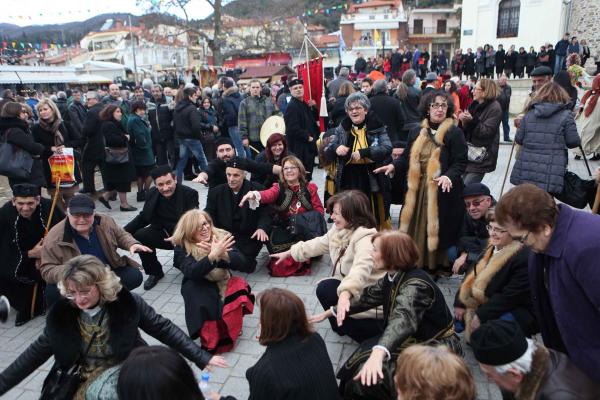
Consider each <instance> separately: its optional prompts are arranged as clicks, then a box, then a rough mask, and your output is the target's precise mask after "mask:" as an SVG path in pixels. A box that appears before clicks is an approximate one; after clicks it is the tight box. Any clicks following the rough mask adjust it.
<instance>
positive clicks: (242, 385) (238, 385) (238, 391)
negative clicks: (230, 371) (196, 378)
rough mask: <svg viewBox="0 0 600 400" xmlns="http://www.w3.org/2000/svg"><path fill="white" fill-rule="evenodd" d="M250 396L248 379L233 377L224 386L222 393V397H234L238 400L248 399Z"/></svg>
mask: <svg viewBox="0 0 600 400" xmlns="http://www.w3.org/2000/svg"><path fill="white" fill-rule="evenodd" d="M249 394H250V388H249V387H248V381H247V380H246V378H245V377H244V378H240V377H237V376H232V377H230V378H229V379H227V381H226V382H225V384H224V385H223V389H222V391H221V395H222V396H233V397H235V398H236V399H238V400H240V399H247V398H248V395H249Z"/></svg>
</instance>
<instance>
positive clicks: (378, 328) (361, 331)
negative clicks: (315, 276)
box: [317, 278, 383, 343]
mask: <svg viewBox="0 0 600 400" xmlns="http://www.w3.org/2000/svg"><path fill="white" fill-rule="evenodd" d="M340 283H341V281H340V280H338V279H333V278H332V279H325V280H322V281H321V282H319V284H318V285H317V299H319V302H320V303H321V305H322V306H323V309H324V310H329V308H331V306H335V305H337V302H338V295H337V288H338V286H340ZM329 323H330V324H331V329H333V331H334V332H336V333H337V334H339V335H342V336H343V335H348V336H350V337H351V338H352V339H353V340H355V341H357V342H359V343H362V342H363V341H365V340H367V339H370V338H372V337H375V336H378V335H381V334H382V333H383V321H380V320H377V319H374V318H365V319H355V318H350V317H349V316H347V317H346V319H344V323H343V324H342V326H338V325H337V320H336V319H335V318H334V317H332V318H329Z"/></svg>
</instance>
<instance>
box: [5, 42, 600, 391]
mask: <svg viewBox="0 0 600 400" xmlns="http://www.w3.org/2000/svg"><path fill="white" fill-rule="evenodd" d="M492 51H493V49H492ZM509 51H510V50H509ZM488 54H489V51H488ZM496 54H498V53H496ZM419 57H421V56H419ZM419 57H418V58H417V62H416V64H414V65H413V64H411V65H409V67H408V68H406V69H405V70H401V75H400V76H397V75H395V72H394V70H393V67H391V66H390V68H392V69H391V70H390V71H383V72H385V73H387V72H391V74H390V75H389V81H388V80H386V79H385V75H384V78H383V79H379V80H372V79H370V78H367V77H359V76H358V75H357V76H356V81H353V80H352V79H351V77H350V70H349V68H346V67H342V68H340V70H339V73H338V76H337V78H336V79H334V80H331V81H330V82H329V83H328V85H327V94H326V95H327V98H328V101H327V102H326V103H327V108H328V111H329V117H328V120H327V121H325V124H324V126H325V128H326V129H325V130H326V132H323V133H321V129H320V127H319V124H318V115H319V113H318V111H317V107H316V106H317V104H316V102H315V101H314V100H311V101H308V102H307V101H305V100H304V91H305V85H304V82H303V81H302V79H300V78H298V77H290V78H289V79H286V78H284V79H283V80H282V82H280V83H279V84H278V85H275V84H273V85H272V86H271V87H267V86H263V85H262V84H261V83H260V82H259V81H257V80H253V81H251V82H250V83H249V86H248V87H247V88H243V87H238V86H237V85H236V83H235V81H234V80H233V79H232V78H229V77H223V78H221V79H220V80H219V81H218V82H217V83H216V84H215V86H214V87H207V88H199V87H197V86H195V85H193V84H188V85H186V86H182V87H179V88H177V90H172V89H167V88H163V87H162V86H160V85H153V84H152V83H151V82H145V83H144V85H143V86H140V87H137V88H136V89H135V90H134V95H133V97H132V98H130V99H128V98H127V93H124V92H123V91H121V90H120V88H119V87H118V85H116V84H113V85H111V86H110V87H109V88H108V91H107V92H106V93H103V92H102V91H100V90H97V91H88V92H86V93H85V94H83V93H81V91H79V90H73V91H72V92H71V93H65V92H59V93H57V94H56V100H52V99H51V98H42V99H36V98H35V97H36V96H34V95H33V94H32V95H31V96H30V97H29V98H27V99H17V98H16V97H14V96H13V95H12V93H6V92H5V93H4V95H3V99H2V101H1V102H0V134H1V135H2V137H3V142H4V143H6V144H5V146H9V145H10V146H11V150H12V151H19V152H21V154H23V155H24V158H25V159H26V160H29V165H28V166H27V169H28V173H27V174H24V175H23V174H21V175H18V174H17V173H16V171H15V170H14V168H13V169H12V170H11V169H10V168H9V169H6V168H5V169H4V171H5V172H4V173H5V174H6V175H7V176H8V177H9V183H10V187H11V189H12V194H13V196H12V199H11V200H10V201H8V202H7V203H6V204H4V205H3V207H2V208H1V209H0V221H2V223H3V224H2V226H4V227H5V228H6V229H4V230H3V232H2V255H3V256H4V257H5V260H6V263H4V266H3V267H2V268H0V294H2V295H4V296H6V297H7V298H8V300H9V301H10V304H11V306H12V307H13V308H14V309H15V310H16V319H15V324H16V325H18V326H19V325H23V324H25V323H27V322H28V321H29V320H31V319H32V318H35V317H36V316H39V315H46V327H45V329H44V331H43V333H42V334H41V335H40V337H39V338H37V339H36V340H35V341H34V342H33V343H32V344H31V345H30V346H29V347H28V348H27V349H26V350H25V351H24V352H23V353H22V354H21V355H20V356H19V357H18V358H17V359H16V360H15V361H14V362H13V363H12V364H10V365H9V366H8V367H7V368H6V369H5V370H4V371H3V372H2V373H0V394H4V393H5V392H7V391H8V390H10V389H11V388H12V387H14V386H16V385H17V384H18V383H19V382H21V381H22V380H23V379H25V378H26V377H27V376H28V375H29V374H30V373H31V372H32V371H34V370H36V369H37V368H38V367H39V366H41V365H42V364H43V363H44V362H46V360H48V359H49V358H50V357H51V356H54V359H55V364H54V367H53V368H52V370H51V371H50V374H49V376H48V379H47V380H46V381H45V384H44V387H43V389H42V398H45V399H50V398H76V399H80V398H81V399H83V398H85V399H97V398H104V399H106V398H110V399H118V398H127V399H142V398H143V399H153V398H156V399H162V398H166V397H165V395H164V393H170V394H169V395H168V396H171V397H172V396H174V393H177V398H182V399H202V398H205V397H208V398H216V399H219V398H224V399H233V398H232V397H231V396H227V393H226V392H227V391H228V388H227V387H224V388H223V392H224V393H223V394H222V396H221V395H219V394H215V393H212V394H207V393H202V392H201V391H200V389H199V387H198V383H197V381H196V379H195V378H194V375H193V373H192V372H191V370H190V368H189V366H188V365H187V364H186V362H185V361H183V360H182V358H181V356H180V355H179V354H181V355H183V356H184V357H185V358H187V359H188V360H190V361H192V362H193V363H194V364H196V365H197V366H198V367H200V368H201V369H203V368H205V367H207V366H209V365H211V366H216V367H227V363H226V361H225V359H224V358H222V357H221V356H219V355H217V354H221V353H224V352H227V351H230V350H231V349H232V348H233V347H234V346H235V343H236V340H237V339H238V337H239V335H240V334H241V329H242V321H243V318H244V315H247V314H249V313H252V312H253V311H254V305H255V301H256V300H255V295H254V293H252V291H251V288H250V286H249V285H248V283H247V282H246V280H245V279H244V278H243V276H244V274H251V273H253V272H254V271H256V270H257V269H258V268H263V267H264V268H267V269H268V271H269V273H270V274H271V275H272V276H274V277H287V276H300V275H306V274H310V273H311V268H313V261H314V260H316V259H318V258H319V257H321V256H323V255H329V257H330V259H331V264H332V268H331V274H330V275H331V276H329V277H328V278H326V279H323V280H321V281H319V282H318V284H317V285H316V287H315V290H316V296H317V299H318V301H319V302H320V304H321V306H322V308H323V312H320V313H317V314H315V315H308V314H307V310H306V309H305V307H304V304H303V302H302V300H301V299H300V298H299V297H298V296H297V295H296V294H294V293H292V292H291V291H289V290H284V289H278V288H269V289H266V290H264V291H262V292H261V293H260V294H259V295H258V305H259V306H260V325H261V329H260V335H259V337H258V340H259V342H260V344H262V345H263V346H265V347H266V350H265V353H264V354H263V355H262V356H261V358H260V359H259V360H258V361H257V363H256V364H255V365H254V366H252V367H251V368H249V369H248V370H247V372H246V378H247V380H248V382H249V387H250V398H252V399H263V398H272V399H284V398H286V399H288V398H294V399H308V398H310V399H336V398H344V399H361V398H364V399H368V398H378V399H395V398H402V399H420V398H427V399H440V400H441V399H473V400H474V399H475V396H476V390H475V385H474V380H473V374H472V372H471V371H470V370H469V368H468V367H467V366H466V364H465V362H464V361H463V360H462V358H461V357H462V355H463V346H464V344H465V343H468V344H469V345H470V346H471V347H472V349H473V352H474V354H475V358H476V359H477V361H478V362H479V364H480V368H481V370H482V371H483V373H484V374H486V375H487V376H488V377H489V378H490V379H491V380H493V381H494V382H495V383H496V384H497V385H498V386H499V387H500V388H501V389H502V391H503V396H504V398H506V399H510V398H516V399H530V398H548V399H559V398H560V399H562V398H577V399H594V398H598V397H599V396H600V385H599V384H598V382H599V381H600V375H599V374H598V371H599V370H600V369H599V368H598V367H600V362H599V360H600V353H599V352H598V348H600V343H599V339H598V336H597V334H596V333H595V332H596V331H597V329H596V328H598V327H599V325H600V315H599V314H598V309H599V304H600V299H598V296H597V294H596V293H597V290H596V288H597V286H598V284H599V283H600V282H599V279H600V275H599V274H598V272H597V266H596V259H597V257H596V256H595V251H596V249H597V247H598V244H597V243H598V241H599V239H600V219H598V216H597V215H593V214H592V213H589V212H584V211H579V210H575V209H573V208H571V207H569V206H568V205H566V204H562V203H561V204H557V202H556V201H555V199H554V197H556V198H562V197H561V195H563V194H564V191H565V190H567V189H566V183H565V181H566V178H565V176H566V175H565V171H566V167H567V163H568V158H569V157H568V153H567V148H575V147H578V146H579V145H580V144H581V143H582V139H583V138H587V142H585V141H584V142H585V144H584V147H583V150H584V153H583V154H580V155H579V156H580V157H586V153H587V154H589V153H596V152H598V153H600V149H597V148H595V147H594V145H593V144H594V143H596V142H597V140H594V139H595V138H596V137H597V136H598V134H599V133H600V132H599V131H600V108H599V107H597V101H598V98H599V97H600V90H599V89H600V86H599V85H600V76H597V77H596V78H595V79H594V81H593V87H592V89H591V90H590V91H588V92H587V93H586V94H585V96H583V98H582V99H581V100H579V99H578V96H577V91H575V97H573V96H572V91H571V90H570V88H572V86H569V85H571V83H570V82H571V80H570V79H569V78H568V73H567V72H566V71H563V72H561V71H558V74H555V72H556V71H553V70H552V69H551V68H550V67H549V66H548V65H546V64H544V63H540V65H538V66H535V64H534V68H532V69H531V71H529V72H530V75H531V77H532V83H533V87H532V91H531V94H530V99H529V101H528V102H527V105H526V107H525V108H524V110H523V112H522V114H521V115H519V116H517V117H516V118H515V121H514V124H515V125H516V127H517V131H516V135H515V136H514V141H515V142H516V143H517V144H519V145H521V149H520V151H519V153H518V155H517V156H516V164H515V167H514V169H513V171H512V174H511V177H510V180H511V182H512V183H513V184H515V185H517V186H516V187H514V188H513V189H511V190H510V191H508V192H507V193H506V194H504V195H503V196H502V197H501V198H499V199H494V197H493V196H492V194H491V192H490V189H489V188H488V187H487V186H486V185H484V184H483V183H482V181H483V179H484V177H485V176H486V174H490V173H493V172H495V171H496V165H497V160H498V154H499V144H500V135H501V133H500V125H501V124H504V126H503V137H504V140H505V141H511V138H510V126H508V112H509V111H508V110H509V107H508V104H509V103H510V97H511V90H510V86H509V85H508V83H507V80H506V78H507V75H506V73H507V72H508V71H506V69H505V70H503V71H500V73H501V76H500V78H499V79H498V80H494V79H493V76H494V72H493V71H492V72H491V73H483V72H482V73H480V74H477V73H475V72H474V73H469V74H468V75H469V78H468V81H467V82H466V83H464V82H463V81H462V78H461V73H462V72H460V71H458V70H456V71H454V70H453V74H454V72H456V74H455V75H456V76H454V77H450V78H449V79H444V78H443V77H442V75H438V74H437V73H436V72H432V71H430V68H429V67H428V65H429V66H430V65H431V64H427V63H425V64H424V65H425V67H424V70H423V69H422V65H423V64H421V63H420V62H419V59H420V58H419ZM413 60H414V59H413ZM363 61H364V60H363ZM444 61H446V67H445V68H444V69H447V68H448V66H447V60H445V59H443V58H442V57H437V60H436V62H437V66H438V67H437V68H440V66H442V65H443V64H444ZM357 65H358V66H359V69H360V67H361V66H362V62H361V61H360V58H359V59H357ZM454 67H455V65H454V63H452V62H451V69H452V68H454ZM496 67H497V65H496ZM355 68H356V65H355ZM365 68H366V67H365ZM559 69H560V68H559ZM438 71H440V72H443V70H438ZM356 72H359V74H360V73H363V72H362V71H356ZM463 72H467V71H463ZM468 72H470V71H468ZM488 72H489V71H488ZM563 74H567V79H562V78H561V76H562V75H563ZM419 75H421V76H423V75H424V77H423V80H424V82H423V84H422V85H419V84H418V83H417V77H418V76H419ZM478 75H479V76H478ZM19 100H21V101H19ZM32 102H37V103H36V104H35V105H34V108H31V106H30V105H29V104H30V103H32ZM274 115H279V116H282V118H283V120H284V121H285V131H283V130H282V129H280V128H278V129H274V130H272V131H270V132H266V135H265V132H263V131H264V129H262V128H263V125H264V124H265V121H266V120H267V119H268V118H269V117H271V116H274ZM67 153H68V154H72V155H73V159H74V163H73V164H74V165H73V168H72V171H71V173H70V174H67V177H69V178H65V180H61V179H59V180H57V179H56V176H55V175H56V169H55V168H56V167H55V166H54V164H53V163H51V162H49V160H51V159H52V158H53V157H57V156H64V154H67ZM316 160H318V163H317V162H316ZM11 165H12V164H11ZM97 167H99V169H100V176H97V175H96V168H97ZM316 168H323V169H324V171H325V174H326V184H325V187H324V188H323V193H319V189H318V187H317V185H316V184H315V183H314V182H313V172H315V169H316ZM194 170H195V173H194V172H193V171H194ZM61 176H62V175H61ZM192 179H193V180H194V181H195V182H199V183H203V184H205V185H207V186H208V194H207V198H206V207H205V209H204V210H199V204H200V199H199V192H198V191H196V190H194V189H193V188H191V187H189V186H186V185H185V183H184V180H192ZM99 180H101V181H102V184H103V187H104V188H103V189H97V187H96V184H97V182H98V181H99ZM132 182H135V183H136V187H137V196H136V201H137V202H138V203H143V206H142V209H141V210H140V212H139V213H138V214H137V215H136V216H135V217H133V218H132V219H131V220H130V221H129V222H128V223H127V224H126V225H125V226H124V227H121V226H119V224H118V223H117V222H116V221H115V220H114V219H113V218H112V217H111V216H110V215H108V214H105V213H102V212H101V210H98V208H99V207H103V209H111V208H112V205H111V201H114V200H116V199H117V198H118V199H119V203H120V204H119V205H120V211H122V212H132V211H136V210H137V208H136V207H134V206H132V205H130V204H129V203H128V196H127V193H129V192H130V191H131V189H132V185H131V183H132ZM80 184H82V187H81V188H80V186H79V185H80ZM42 188H46V193H47V195H48V196H49V197H51V198H52V199H53V200H54V201H51V200H50V199H48V198H46V197H44V196H43V193H42V190H41V189H42ZM593 189H594V190H595V188H593ZM592 197H593V196H592ZM392 204H400V205H402V208H401V212H400V216H399V220H398V221H392V219H391V215H390V207H391V205H392ZM327 219H329V220H330V222H331V223H332V225H331V226H330V227H329V228H328V227H327ZM392 222H397V223H398V229H397V230H393V229H392V226H393V223H392ZM263 246H264V247H266V251H267V252H268V253H269V255H270V257H269V261H267V262H266V263H265V265H259V264H258V263H259V260H260V258H259V257H258V255H259V253H260V252H261V251H263ZM118 249H121V250H125V251H128V252H129V256H127V255H123V253H119V252H118ZM157 249H165V250H168V251H172V252H173V266H174V267H175V268H177V269H178V270H179V271H181V273H182V275H183V281H182V283H181V296H182V298H183V304H184V308H185V323H186V327H187V334H186V333H185V332H183V331H182V330H180V329H179V328H178V327H176V326H175V325H174V324H173V323H172V322H170V321H169V320H168V319H166V318H164V317H162V316H160V315H158V314H157V313H156V312H155V311H154V310H153V309H152V308H151V307H150V306H149V305H148V304H146V302H145V301H144V300H143V298H142V297H141V296H139V295H137V294H135V293H132V290H134V289H136V288H137V287H139V286H141V285H142V281H143V275H142V273H141V271H140V270H143V271H144V272H145V274H146V275H147V278H146V280H145V282H143V288H144V290H152V289H153V288H154V287H155V286H156V285H157V284H158V282H159V281H160V280H161V279H162V278H163V277H164V271H163V265H162V264H161V261H160V260H159V258H158V257H157V256H156V250H157ZM134 254H138V255H139V258H140V260H141V265H140V264H139V263H138V262H137V261H136V260H134V259H133V258H132V257H131V256H133V255H134ZM452 274H464V279H463V281H462V284H461V286H460V289H459V290H458V292H457V294H456V298H455V302H454V310H453V311H452V310H451V308H449V307H448V305H447V304H446V301H445V299H444V295H443V293H442V291H441V290H440V288H439V287H438V284H437V281H438V279H439V278H440V277H443V276H450V275H452ZM324 320H328V323H329V324H330V325H331V328H332V329H333V331H334V332H335V333H336V334H338V335H342V336H343V335H347V336H348V337H349V338H351V339H352V340H354V341H355V342H357V343H358V348H357V349H356V351H355V352H354V353H353V354H352V355H350V357H349V358H348V359H347V360H344V362H343V364H342V365H341V366H340V368H339V370H338V371H337V372H335V371H334V369H333V365H332V362H331V360H330V358H329V356H328V354H327V351H326V348H325V344H324V341H323V338H322V337H321V336H320V334H319V333H318V332H317V331H316V330H315V327H314V324H318V323H320V322H321V321H324ZM139 329H141V330H143V331H144V332H146V333H148V334H149V335H151V336H153V337H155V338H156V339H158V340H159V341H161V342H162V343H164V344H166V345H167V346H169V347H170V348H171V349H164V348H160V347H158V348H156V347H145V346H144V343H143V341H142V340H141V337H140V335H139ZM461 332H464V333H462V338H461V337H460V336H459V334H461ZM538 333H541V340H539V339H538V340H536V339H535V338H534V335H536V334H538ZM74 366H77V367H78V368H77V374H78V376H77V379H78V380H77V382H76V385H74V386H73V387H71V386H72V385H71V386H69V388H70V389H69V390H71V389H72V390H71V391H70V392H68V396H66V397H57V396H58V393H59V392H60V391H62V392H61V393H63V395H64V393H65V392H64V390H66V389H65V387H66V386H68V385H65V384H64V381H63V380H64V379H65V378H64V377H65V376H69V374H71V373H72V371H73V367H74ZM140 369H142V370H143V371H144V372H143V373H140ZM336 378H337V380H336ZM565 396H566V397H565Z"/></svg>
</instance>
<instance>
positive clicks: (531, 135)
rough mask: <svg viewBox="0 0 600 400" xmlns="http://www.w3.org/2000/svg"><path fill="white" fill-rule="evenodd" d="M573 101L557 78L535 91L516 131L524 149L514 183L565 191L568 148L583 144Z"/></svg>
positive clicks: (516, 165) (518, 157)
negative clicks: (570, 106)
mask: <svg viewBox="0 0 600 400" xmlns="http://www.w3.org/2000/svg"><path fill="white" fill-rule="evenodd" d="M569 101H570V98H569V95H568V94H567V92H566V91H565V90H564V89H563V88H562V87H560V86H559V85H558V84H557V83H554V82H548V83H546V84H544V85H543V86H542V87H541V88H540V89H538V90H536V91H535V94H534V96H533V98H532V99H531V100H530V101H529V103H527V106H526V107H525V116H523V119H522V120H521V125H520V126H519V128H518V129H517V134H516V135H515V142H516V143H517V144H519V145H521V151H520V152H519V153H518V154H517V158H516V162H515V165H514V167H513V170H512V173H511V175H510V183H512V184H513V185H520V184H522V183H532V184H534V185H536V186H537V187H539V188H541V189H542V190H545V191H546V192H548V193H551V194H560V193H561V192H562V191H563V187H564V180H565V171H566V168H567V163H568V155H567V151H566V149H567V148H569V149H573V148H575V147H578V146H579V145H580V144H581V138H580V137H579V134H578V133H577V126H576V125H575V119H574V118H573V113H572V112H571V110H570V109H569Z"/></svg>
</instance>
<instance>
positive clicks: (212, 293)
mask: <svg viewBox="0 0 600 400" xmlns="http://www.w3.org/2000/svg"><path fill="white" fill-rule="evenodd" d="M170 240H171V243H173V245H174V246H175V257H174V262H173V265H174V266H175V267H176V268H177V269H179V270H180V271H181V272H182V273H183V282H182V284H181V295H182V296H183V304H184V306H185V322H186V324H187V328H188V332H189V334H190V337H191V338H192V339H196V338H198V337H200V340H201V343H202V346H203V347H205V348H206V349H208V350H209V351H211V352H213V351H217V352H223V351H228V350H230V349H231V348H233V345H234V344H235V341H236V339H237V338H238V336H239V334H240V332H241V327H242V317H243V314H244V313H246V314H247V313H252V311H253V309H254V296H253V295H251V294H250V287H249V286H248V284H247V283H246V281H245V280H244V279H242V278H240V277H233V276H231V274H230V272H229V270H238V269H242V270H243V269H244V265H243V264H244V261H243V257H242V256H240V253H239V252H238V251H237V250H236V249H235V247H234V246H233V245H234V243H235V241H234V237H233V235H231V233H229V232H227V231H225V230H223V229H219V228H216V227H215V226H214V225H213V222H212V219H211V217H210V215H209V214H208V213H207V212H205V211H200V210H190V211H188V212H186V213H185V214H183V216H182V217H181V219H180V220H179V222H178V223H177V226H176V227H175V231H174V233H173V236H172V237H171V238H170ZM242 311H243V312H242ZM221 320H222V321H223V322H224V323H225V325H226V326H227V328H228V332H220V331H219V330H218V329H217V328H218V326H219V322H220V321H221ZM209 322H210V323H209Z"/></svg>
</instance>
